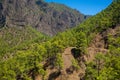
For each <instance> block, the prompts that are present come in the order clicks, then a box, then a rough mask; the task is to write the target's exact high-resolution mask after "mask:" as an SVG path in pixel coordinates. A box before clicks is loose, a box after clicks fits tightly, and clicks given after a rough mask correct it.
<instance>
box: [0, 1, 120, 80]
mask: <svg viewBox="0 0 120 80" xmlns="http://www.w3.org/2000/svg"><path fill="white" fill-rule="evenodd" d="M119 24H120V1H119V0H114V1H113V2H112V4H111V5H110V6H108V8H106V9H105V10H103V11H102V12H100V13H98V14H97V15H95V16H93V17H91V18H89V19H87V20H86V21H84V22H83V23H82V24H80V25H79V26H77V27H76V28H73V29H69V30H66V31H65V32H63V33H58V34H57V35H56V36H54V37H53V38H50V39H48V38H47V37H45V36H44V35H42V34H39V33H37V32H36V31H35V30H34V29H32V28H30V27H26V28H24V29H22V30H21V28H20V29H18V28H17V29H16V28H10V29H8V28H3V29H1V32H0V44H1V45H0V53H1V54H0V55H1V58H0V59H1V60H0V80H35V78H36V76H38V75H41V77H42V80H44V79H46V75H47V70H46V68H45V66H44V63H45V62H47V64H48V65H52V66H53V67H56V68H57V69H58V70H61V69H62V66H63V61H62V58H61V55H62V53H63V51H64V49H65V48H67V47H75V48H76V52H75V55H79V57H82V56H84V55H88V54H89V53H88V52H89V51H87V48H88V47H89V46H90V44H91V43H92V41H93V40H94V38H95V36H96V34H98V33H99V34H100V35H102V34H101V33H103V32H106V31H107V30H108V29H110V28H111V29H114V28H116V27H120V26H119ZM115 31H116V34H115V35H112V34H109V35H107V40H106V43H107V47H105V49H107V50H108V52H107V53H106V54H98V55H96V57H95V61H91V62H89V63H87V62H84V64H85V65H86V73H85V76H84V77H82V79H85V80H119V79H120V58H119V57H120V38H119V36H120V31H119V29H117V30H115ZM13 35H14V36H13ZM18 35H19V36H18ZM96 54H97V53H96ZM76 60H77V62H78V63H79V58H78V59H76ZM101 62H102V63H101ZM74 66H76V63H75V62H74ZM77 66H78V65H77ZM79 66H80V65H79ZM75 68H76V67H75Z"/></svg>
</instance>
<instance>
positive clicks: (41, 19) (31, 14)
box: [0, 0, 86, 36]
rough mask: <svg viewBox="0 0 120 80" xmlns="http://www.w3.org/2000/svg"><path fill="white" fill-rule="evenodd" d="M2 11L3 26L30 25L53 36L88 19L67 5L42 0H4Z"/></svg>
mask: <svg viewBox="0 0 120 80" xmlns="http://www.w3.org/2000/svg"><path fill="white" fill-rule="evenodd" d="M0 12H1V13H0V16H1V17H0V25H1V26H4V25H5V26H8V27H15V26H17V27H18V26H19V27H25V26H27V25H29V26H32V27H33V28H35V29H36V30H38V31H40V32H42V33H44V34H47V35H51V36H53V35H55V34H57V33H58V32H61V31H64V30H66V29H68V28H71V27H74V26H76V25H78V24H79V23H81V22H82V21H84V20H85V19H86V17H85V16H84V15H83V14H81V13H79V12H78V11H76V10H74V9H71V8H68V7H67V6H65V5H62V4H56V3H46V2H44V1H42V0H37V1H36V0H23V1H18V0H4V1H2V3H1V4H0Z"/></svg>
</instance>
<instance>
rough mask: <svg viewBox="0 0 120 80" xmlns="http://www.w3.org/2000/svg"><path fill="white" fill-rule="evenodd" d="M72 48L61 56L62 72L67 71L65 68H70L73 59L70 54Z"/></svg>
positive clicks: (67, 49)
mask: <svg viewBox="0 0 120 80" xmlns="http://www.w3.org/2000/svg"><path fill="white" fill-rule="evenodd" d="M72 48H73V47H69V48H66V49H65V51H64V53H63V54H62V58H63V61H64V62H63V63H64V68H63V69H64V70H65V69H67V68H70V66H71V65H72V60H73V59H74V57H73V55H72V53H71V49H72Z"/></svg>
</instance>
